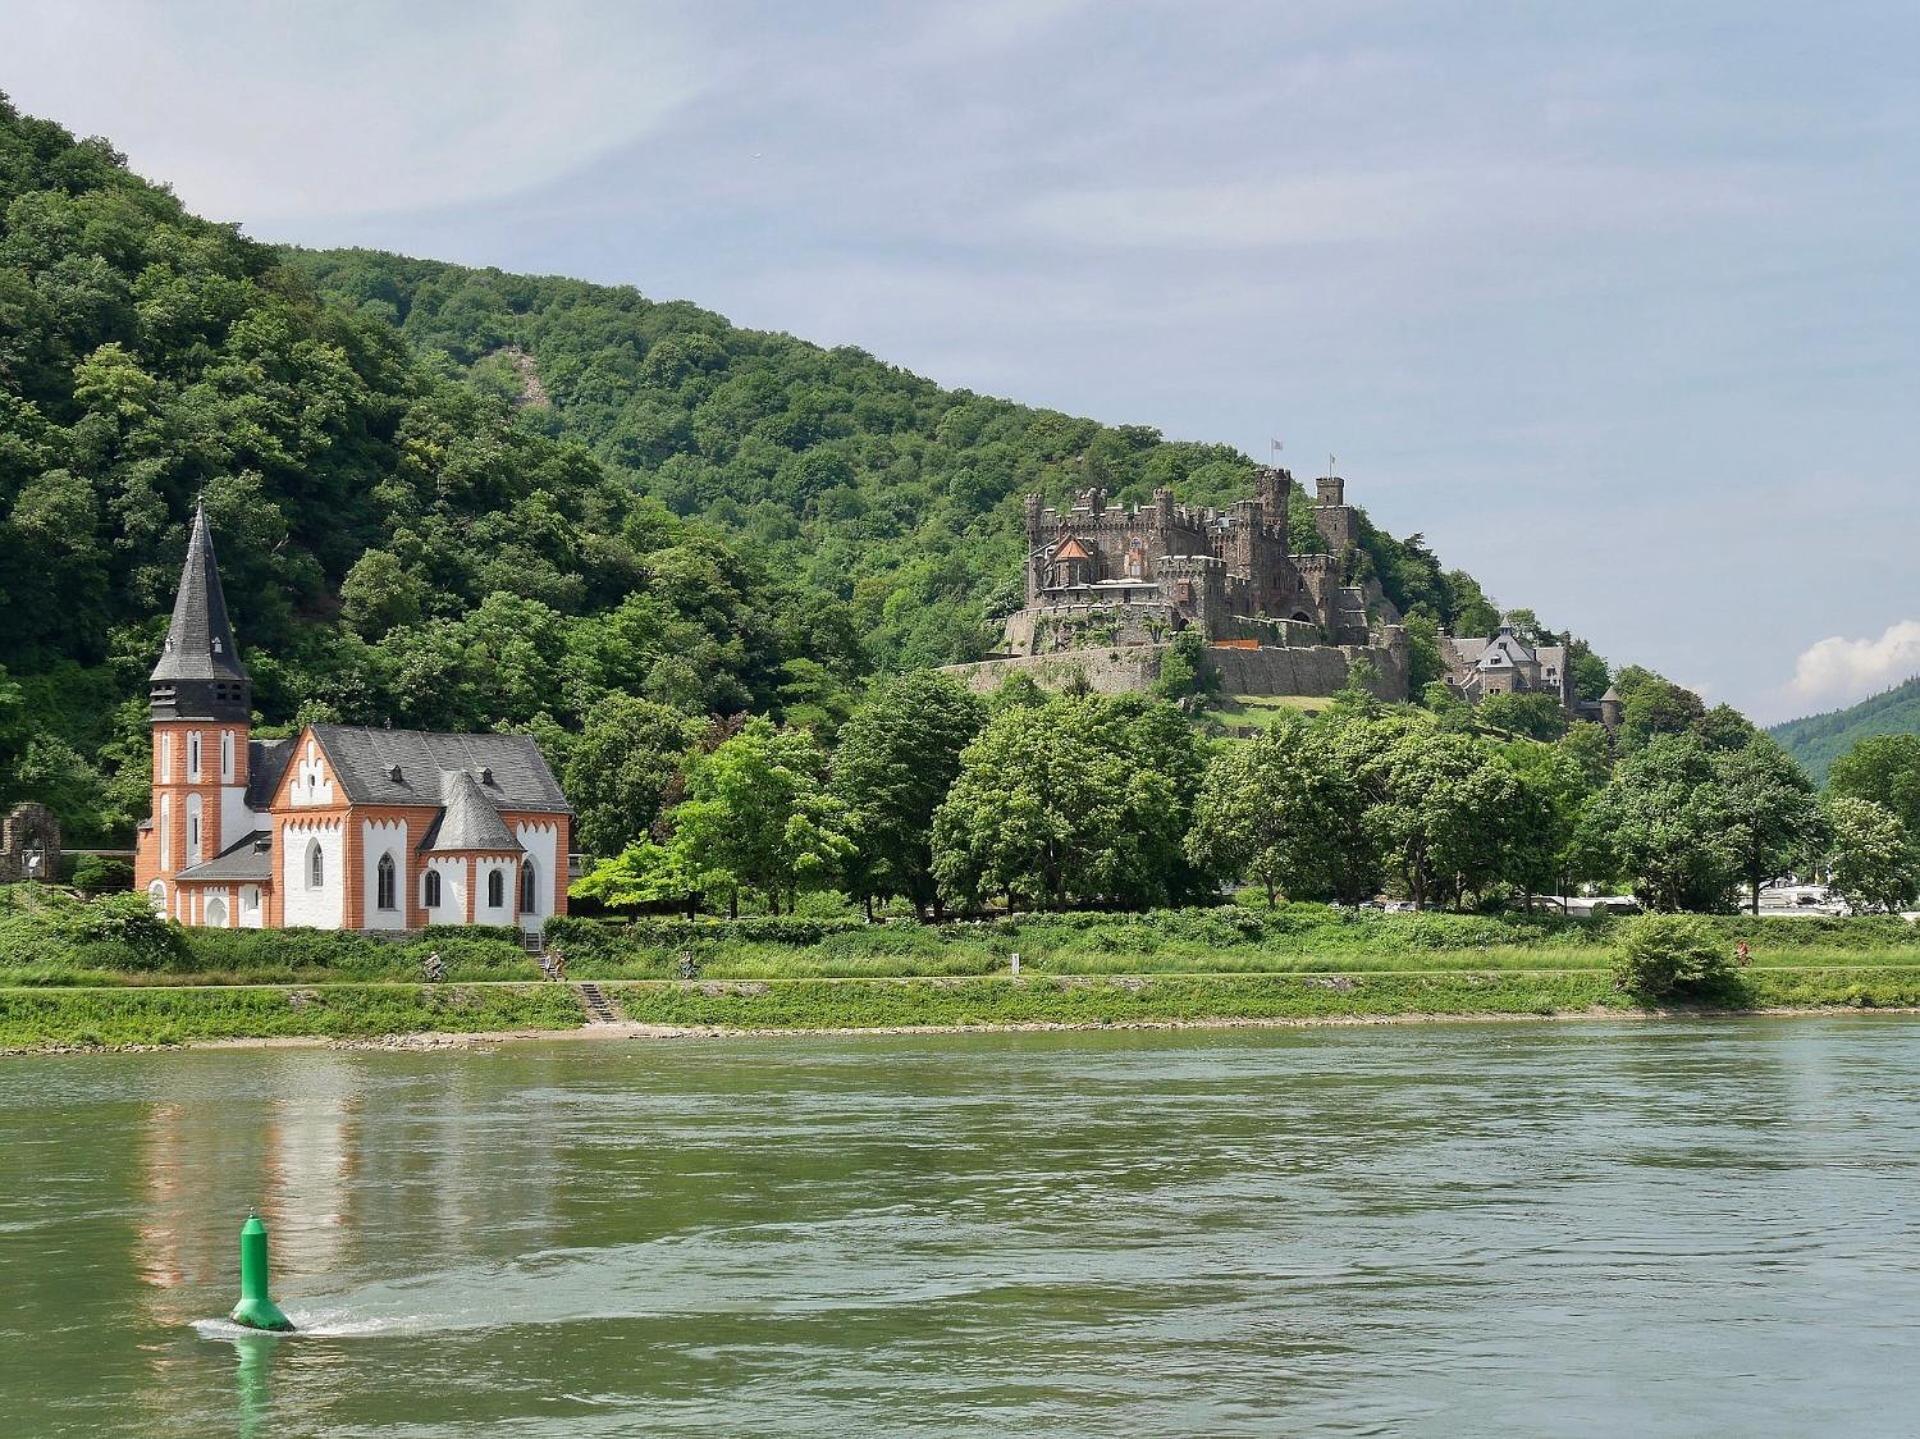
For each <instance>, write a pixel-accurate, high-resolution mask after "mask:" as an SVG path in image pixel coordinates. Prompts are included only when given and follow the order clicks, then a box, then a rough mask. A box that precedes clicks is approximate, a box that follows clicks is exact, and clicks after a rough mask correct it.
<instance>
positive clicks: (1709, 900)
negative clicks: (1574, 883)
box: [1582, 734, 1740, 911]
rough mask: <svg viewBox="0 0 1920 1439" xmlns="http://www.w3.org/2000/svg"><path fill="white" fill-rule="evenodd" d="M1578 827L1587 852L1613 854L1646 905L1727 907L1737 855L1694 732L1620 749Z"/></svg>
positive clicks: (1706, 755)
mask: <svg viewBox="0 0 1920 1439" xmlns="http://www.w3.org/2000/svg"><path fill="white" fill-rule="evenodd" d="M1582 829H1583V831H1584V841H1585V844H1586V847H1587V849H1588V850H1589V852H1594V851H1603V852H1605V853H1607V854H1610V855H1611V856H1612V857H1613V861H1614V865H1615V867H1617V869H1618V870H1619V872H1620V873H1622V874H1625V875H1627V876H1630V877H1631V878H1632V881H1633V886H1634V893H1635V894H1636V895H1637V896H1638V897H1639V898H1640V900H1641V902H1642V903H1644V904H1645V905H1646V906H1647V907H1648V908H1649V909H1657V910H1708V911H1712V910H1720V909H1724V908H1726V907H1727V900H1728V896H1729V895H1730V894H1731V892H1732V890H1733V887H1734V885H1735V883H1736V882H1737V881H1738V878H1739V873H1740V871H1739V859H1740V856H1739V855H1738V854H1737V853H1736V852H1735V849H1734V846H1733V844H1732V842H1731V840H1730V838H1729V835H1728V825H1727V814H1726V812H1725V809H1724V807H1723V805H1722V804H1721V801H1720V796H1719V795H1718V793H1717V792H1716V784H1715V774H1714V763H1713V755H1712V752H1711V751H1710V750H1708V749H1707V747H1706V746H1705V745H1704V744H1702V743H1701V742H1700V740H1699V738H1698V737H1697V736H1694V735H1690V734H1679V735H1659V736H1656V737H1654V738H1653V739H1652V740H1650V741H1648V742H1647V744H1646V745H1645V747H1643V748H1641V749H1639V750H1637V751H1635V752H1633V753H1632V754H1629V755H1627V756H1625V757H1624V758H1623V759H1622V760H1621V761H1620V763H1619V765H1618V766H1617V767H1616V768H1615V770H1614V772H1613V778H1612V780H1611V781H1610V782H1609V784H1608V785H1607V787H1606V789H1605V790H1603V791H1601V793H1600V794H1599V795H1598V796H1597V797H1596V798H1595V800H1594V802H1593V804H1592V805H1590V806H1589V807H1588V810H1587V814H1586V817H1585V821H1584V823H1583V826H1582Z"/></svg>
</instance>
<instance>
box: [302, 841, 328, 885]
mask: <svg viewBox="0 0 1920 1439" xmlns="http://www.w3.org/2000/svg"><path fill="white" fill-rule="evenodd" d="M326 883H327V858H326V856H325V855H323V854H321V853H320V841H319V840H317V839H310V840H308V841H307V888H308V889H322V888H324V887H325V886H326Z"/></svg>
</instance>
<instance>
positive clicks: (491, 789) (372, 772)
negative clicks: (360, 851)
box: [313, 724, 573, 814]
mask: <svg viewBox="0 0 1920 1439" xmlns="http://www.w3.org/2000/svg"><path fill="white" fill-rule="evenodd" d="M313 737H314V738H315V739H317V740H318V741H320V748H321V749H322V750H323V751H324V752H325V753H326V756H327V763H328V764H330V765H331V766H332V767H333V772H334V774H335V775H336V776H337V777H338V778H339V780H340V783H341V785H342V787H343V788H344V789H345V790H346V792H347V798H348V799H349V800H350V801H352V802H353V803H355V804H393V805H433V806H435V807H438V806H439V805H441V804H442V803H444V800H443V798H442V791H441V779H440V775H441V772H442V771H446V770H454V771H458V770H466V771H468V772H470V773H471V774H472V775H473V776H474V777H475V779H476V780H477V784H476V786H475V787H476V788H477V789H478V790H479V792H480V793H481V794H482V795H483V796H484V797H485V798H486V799H487V800H488V801H489V802H490V804H491V805H492V806H493V807H494V808H495V809H524V810H544V811H546V812H548V813H551V814H572V813H573V811H572V809H571V808H570V807H569V806H568V804H567V797H566V795H564V794H563V793H561V790H560V782H559V781H558V780H556V779H555V778H554V777H553V771H552V770H551V769H549V768H548V767H547V761H546V758H545V756H543V755H542V754H541V753H540V746H539V745H537V744H535V743H534V742H533V740H532V739H530V738H529V737H528V736H526V735H517V734H429V733H427V732H425V731H423V730H401V729H366V728H364V727H357V726H351V725H318V724H317V725H314V726H313ZM395 769H398V771H399V778H397V779H396V778H395V777H394V771H395ZM483 772H485V773H483Z"/></svg>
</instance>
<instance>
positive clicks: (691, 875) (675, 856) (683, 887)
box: [567, 839, 739, 919]
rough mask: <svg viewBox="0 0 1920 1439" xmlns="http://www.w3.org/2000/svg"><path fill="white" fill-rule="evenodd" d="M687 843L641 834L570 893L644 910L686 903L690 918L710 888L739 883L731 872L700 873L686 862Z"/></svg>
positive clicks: (610, 905)
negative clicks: (659, 841)
mask: <svg viewBox="0 0 1920 1439" xmlns="http://www.w3.org/2000/svg"><path fill="white" fill-rule="evenodd" d="M686 861H687V852H686V850H685V848H684V847H682V848H676V847H674V846H672V845H661V844H655V843H654V842H653V841H652V840H650V839H643V840H641V841H639V842H638V843H637V844H630V845H628V846H627V847H626V848H625V849H623V850H621V851H620V853H619V854H617V855H615V856H613V858H611V859H603V860H601V861H600V862H599V863H598V864H596V865H594V867H593V868H592V869H590V870H588V871H587V872H586V873H585V874H584V875H582V876H581V877H580V878H579V879H577V880H575V881H574V883H573V885H572V886H571V887H570V888H569V889H568V891H567V893H568V894H570V895H572V896H573V897H574V898H575V899H586V900H593V901H595V902H597V903H599V904H603V905H605V906H606V907H607V908H608V909H643V908H646V907H648V906H651V905H660V904H671V905H676V906H685V908H686V911H687V918H688V919H692V918H693V917H694V915H695V914H697V913H698V912H699V901H700V898H701V896H702V895H703V894H704V893H706V892H707V891H708V890H716V891H718V892H720V893H723V894H731V893H733V892H734V891H735V890H737V889H738V888H739V885H738V882H737V881H736V880H735V878H734V877H733V876H732V875H731V874H723V873H715V872H713V871H706V872H701V871H697V870H695V869H692V868H690V867H689V865H688V864H687V862H686Z"/></svg>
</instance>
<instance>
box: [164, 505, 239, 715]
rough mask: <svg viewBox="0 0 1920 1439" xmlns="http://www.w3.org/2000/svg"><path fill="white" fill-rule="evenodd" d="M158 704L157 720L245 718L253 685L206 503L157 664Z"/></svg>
mask: <svg viewBox="0 0 1920 1439" xmlns="http://www.w3.org/2000/svg"><path fill="white" fill-rule="evenodd" d="M150 679H151V681H152V707H153V715H154V718H156V719H220V720H238V721H241V722H244V721H245V720H246V719H247V718H248V716H249V706H250V704H251V702H252V693H251V691H252V686H251V684H250V683H249V681H248V678H247V671H246V667H245V666H244V665H242V664H241V663H240V647H239V646H238V645H237V644H235V643H234V639H233V625H232V624H231V623H230V622H229V621H228V619H227V598H226V595H225V594H224V593H223V592H222V590H221V588H220V567H219V565H218V563H217V562H216V561H215V559H214V554H213V532H212V530H210V529H209V528H208V527H207V507H206V504H205V502H204V501H202V502H201V503H199V504H196V505H195V506H194V511H193V533H192V536H191V537H190V538H189V539H188V541H187V560H186V563H185V565H183V566H182V567H181V570H180V590H179V594H178V595H177V597H176V598H175V599H174V602H173V623H172V624H171V625H169V626H168V627H167V639H166V644H165V645H164V647H163V648H162V649H161V652H160V662H159V663H158V664H156V665H155V666H154V667H153V674H152V675H151V676H150Z"/></svg>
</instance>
